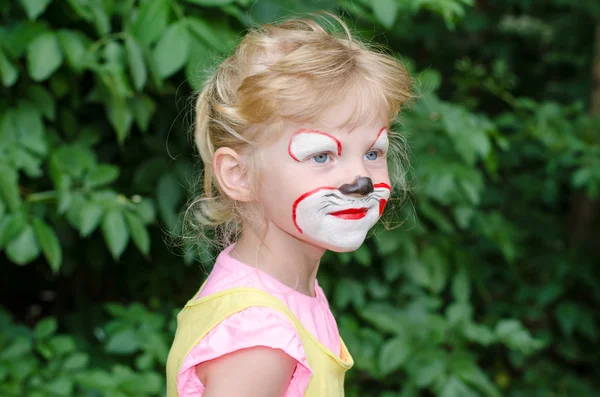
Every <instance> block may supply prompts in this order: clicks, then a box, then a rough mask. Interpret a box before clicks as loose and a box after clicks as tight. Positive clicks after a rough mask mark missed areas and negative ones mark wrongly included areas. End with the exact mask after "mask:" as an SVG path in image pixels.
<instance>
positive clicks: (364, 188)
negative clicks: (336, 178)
mask: <svg viewBox="0 0 600 397" xmlns="http://www.w3.org/2000/svg"><path fill="white" fill-rule="evenodd" d="M339 191H340V192H342V193H343V194H346V195H351V194H355V195H360V196H366V195H367V194H371V193H373V181H371V178H368V177H366V176H359V177H358V178H356V179H355V180H354V182H352V183H349V184H348V183H345V184H343V185H342V186H340V188H339Z"/></svg>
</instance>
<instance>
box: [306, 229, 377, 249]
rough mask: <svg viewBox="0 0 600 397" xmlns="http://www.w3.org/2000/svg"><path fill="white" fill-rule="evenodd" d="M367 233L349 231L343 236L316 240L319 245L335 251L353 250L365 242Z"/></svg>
mask: <svg viewBox="0 0 600 397" xmlns="http://www.w3.org/2000/svg"><path fill="white" fill-rule="evenodd" d="M366 237H367V234H366V233H362V232H359V233H348V234H345V235H343V236H340V235H338V236H330V238H325V239H321V240H320V241H315V243H316V244H317V245H319V246H320V247H323V248H325V249H326V250H329V251H333V252H352V251H356V250H357V249H359V248H360V246H361V245H362V244H363V243H364V242H365V238H366Z"/></svg>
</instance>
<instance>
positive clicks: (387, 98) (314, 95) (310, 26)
mask: <svg viewBox="0 0 600 397" xmlns="http://www.w3.org/2000/svg"><path fill="white" fill-rule="evenodd" d="M336 25H337V26H338V27H339V28H341V29H338V31H337V32H335V31H334V32H332V31H331V28H335V26H336ZM326 28H330V29H326ZM350 90H358V91H359V93H360V95H358V96H357V97H356V98H355V100H357V106H358V109H357V111H356V112H354V115H353V120H348V124H351V123H358V122H360V121H361V120H364V119H365V118H366V117H373V116H374V115H373V114H370V113H371V112H372V110H373V109H381V110H380V114H379V115H378V116H381V115H383V116H385V117H386V119H388V120H390V122H392V121H393V120H394V119H395V118H396V116H397V114H398V113H399V111H400V108H401V107H402V105H403V104H405V103H406V102H407V101H408V100H409V99H411V98H412V79H411V77H410V74H409V73H408V71H407V70H406V68H405V67H404V66H403V65H402V64H401V62H400V61H398V60H397V59H395V58H394V57H392V56H390V55H387V54H385V53H383V52H380V51H375V50H373V49H370V48H369V47H368V46H367V45H366V44H364V43H361V42H359V41H357V40H356V39H355V38H353V36H352V34H351V32H350V30H349V29H348V27H347V26H346V25H345V24H344V22H343V21H341V20H340V19H339V18H338V17H336V16H334V15H331V14H321V15H315V16H313V17H312V18H309V19H288V20H286V21H284V22H282V23H278V24H267V25H264V26H261V27H258V28H254V29H251V30H250V31H249V33H248V34H247V35H246V36H245V37H244V38H243V40H242V41H241V43H240V44H239V46H238V47H237V48H236V50H235V52H234V53H233V55H231V56H229V57H228V58H226V59H225V60H224V61H223V62H222V63H221V64H220V65H219V66H218V67H217V69H216V71H215V73H214V75H213V76H212V77H211V78H209V79H208V80H207V81H206V82H205V84H204V86H203V88H202V90H201V91H200V93H199V95H198V98H197V100H196V108H195V110H196V121H195V125H194V134H193V136H194V141H195V145H196V147H197V150H198V152H199V154H200V157H201V159H202V162H203V166H204V167H203V172H204V184H203V190H204V192H203V194H202V195H200V196H199V197H197V198H196V199H194V200H193V201H192V203H191V204H190V205H189V206H188V209H187V211H186V217H185V218H186V224H187V223H188V222H187V221H190V220H191V225H190V227H191V228H192V230H195V231H196V233H197V232H198V229H199V228H200V229H205V228H207V227H208V228H212V229H214V230H215V232H216V233H217V236H216V241H217V242H218V243H220V244H222V245H228V244H230V243H231V242H233V241H235V240H236V239H237V237H238V236H239V234H240V233H241V228H242V224H243V221H244V220H245V219H247V214H244V211H243V208H242V207H241V206H240V205H239V204H238V203H237V202H236V201H234V200H232V199H231V198H229V197H228V196H227V195H226V194H224V192H223V191H222V190H221V187H220V186H219V183H218V181H217V179H216V178H215V175H214V173H213V169H212V161H213V155H214V153H215V150H217V149H218V148H220V147H230V148H233V149H235V150H244V149H246V150H250V151H251V150H252V148H253V147H255V146H256V145H257V144H258V142H259V140H260V139H264V138H265V137H273V136H274V135H275V134H276V131H274V130H275V129H276V127H275V126H277V123H278V122H280V121H284V120H285V121H292V122H310V121H315V120H318V119H319V116H320V115H321V114H322V113H323V112H324V111H325V110H327V109H329V108H330V107H331V104H334V103H336V102H339V101H340V100H343V99H344V97H345V95H347V93H348V92H349V91H350ZM361 100H362V102H361ZM249 166H251V164H250V165H249ZM190 215H191V216H190Z"/></svg>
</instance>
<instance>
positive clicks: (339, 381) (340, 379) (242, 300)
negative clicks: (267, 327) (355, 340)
mask: <svg viewBox="0 0 600 397" xmlns="http://www.w3.org/2000/svg"><path fill="white" fill-rule="evenodd" d="M195 296H197V295H195ZM252 306H263V307H268V308H272V309H275V310H277V311H279V312H281V313H282V314H284V315H285V316H286V317H287V318H288V319H289V320H290V322H291V323H292V324H293V325H294V327H295V328H296V331H297V332H298V335H299V336H300V339H301V340H302V346H303V348H304V352H305V354H306V358H307V361H308V364H309V366H310V368H311V369H312V376H311V378H310V381H309V383H308V386H307V388H306V392H305V394H304V395H305V396H307V397H341V396H343V395H344V375H345V373H346V371H347V370H348V369H350V368H351V367H352V365H353V364H354V361H353V360H352V356H350V353H349V352H348V349H347V348H346V345H345V344H344V341H343V340H342V341H341V354H340V356H338V355H337V354H334V353H333V352H331V351H330V350H328V349H327V348H326V347H325V346H323V345H322V344H321V343H320V342H319V341H318V340H317V339H316V338H315V337H314V336H313V335H312V334H310V333H309V332H308V331H307V330H306V329H305V328H304V326H303V325H302V324H301V323H300V321H299V320H298V319H297V318H296V316H295V315H294V314H293V313H292V311H291V310H290V309H289V308H288V307H287V306H286V305H285V304H284V303H283V302H281V301H280V300H279V299H277V298H275V297H274V296H271V295H269V294H268V293H266V292H263V291H261V290H258V289H255V288H231V289H227V290H224V291H221V292H218V293H215V294H211V295H208V296H205V297H204V298H201V299H196V298H193V299H191V300H190V301H188V303H187V304H186V305H185V306H184V308H183V309H182V310H181V311H180V312H179V314H178V315H177V332H176V333H175V339H174V341H173V345H172V347H171V350H170V352H169V358H168V360H167V397H179V394H178V392H177V374H178V373H179V369H180V368H181V365H182V364H183V360H184V359H185V357H186V356H187V354H188V353H189V352H190V350H191V349H192V348H193V347H194V346H195V345H196V344H197V343H198V342H199V341H200V340H201V339H202V338H203V337H204V336H205V335H206V334H207V333H208V332H209V331H210V330H211V329H213V328H214V327H215V326H217V325H218V324H219V323H221V321H223V320H225V319H226V318H227V317H229V316H231V315H233V314H235V313H238V312H240V311H242V310H244V309H247V308H249V307H252Z"/></svg>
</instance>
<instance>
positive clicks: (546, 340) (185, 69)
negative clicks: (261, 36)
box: [0, 0, 600, 397]
mask: <svg viewBox="0 0 600 397" xmlns="http://www.w3.org/2000/svg"><path fill="white" fill-rule="evenodd" d="M0 4H2V5H3V7H2V10H3V11H2V24H1V26H0V80H1V82H2V88H1V90H2V91H1V92H2V95H1V97H0V250H2V252H3V255H5V257H4V262H6V263H3V272H4V277H3V278H2V280H1V281H0V283H1V284H0V287H1V288H0V290H2V297H3V299H4V300H3V305H4V306H5V308H6V309H5V310H3V311H0V392H1V393H0V394H2V395H6V396H17V395H18V396H22V395H27V396H32V397H36V396H92V395H93V396H133V395H136V396H158V395H162V394H164V364H165V360H166V354H167V351H168V347H169V344H170V342H171V341H172V337H173V332H174V318H175V313H176V310H177V308H179V307H181V306H182V305H183V304H184V302H185V301H186V300H187V299H188V298H189V296H191V294H192V293H193V292H194V291H195V290H196V289H197V288H198V285H199V284H200V283H201V282H202V279H203V278H204V276H203V275H204V272H203V270H207V269H204V268H209V267H210V263H211V255H213V254H214V253H211V252H209V251H207V250H205V249H200V250H198V249H195V248H194V247H192V246H189V247H188V246H186V247H183V248H184V250H183V252H184V253H183V254H180V251H179V250H178V249H173V248H172V246H171V245H170V244H169V243H166V241H165V236H166V235H167V234H168V232H169V231H176V230H179V228H180V227H181V210H182V206H183V204H184V202H185V200H186V198H187V197H188V194H189V192H190V191H193V186H195V185H196V184H197V180H196V175H197V174H196V172H197V166H196V164H195V163H194V160H193V156H192V152H191V148H190V145H189V143H188V139H187V137H186V131H187V130H188V129H189V125H190V122H191V120H192V115H191V107H190V104H189V100H190V99H191V98H192V96H193V92H194V90H195V89H196V88H197V87H198V85H199V83H200V82H201V81H202V78H203V75H204V72H203V71H204V70H206V69H208V68H209V67H210V66H211V65H213V64H215V63H217V62H218V59H219V58H220V57H222V56H223V55H225V54H227V53H228V52H229V51H230V50H231V49H232V48H233V47H234V46H235V42H236V40H237V38H238V37H239V35H240V32H241V31H242V30H243V29H244V26H246V25H247V24H249V23H251V22H262V21H267V20H272V19H274V18H277V17H280V16H282V15H285V14H286V13H288V12H291V11H293V12H294V13H298V12H310V11H314V10H315V9H316V8H318V9H328V10H331V11H336V12H345V13H346V14H345V16H346V17H348V18H349V19H350V20H352V21H354V22H353V23H352V25H353V26H354V25H356V28H357V29H358V30H360V32H361V33H362V34H363V35H364V36H366V37H367V38H368V39H371V40H376V41H384V42H385V44H387V45H388V46H390V47H391V48H392V49H393V50H394V51H398V52H399V53H401V54H402V56H403V59H404V60H405V61H406V62H407V63H408V64H409V66H410V68H411V69H412V71H413V73H414V74H415V76H416V78H417V82H418V87H419V90H420V91H419V92H420V94H421V95H420V98H419V99H418V100H417V101H416V103H415V104H414V105H413V106H412V108H411V109H409V110H407V111H406V112H405V113H404V114H403V116H402V118H401V120H400V121H401V123H400V125H401V129H402V130H403V131H404V132H405V133H406V135H407V138H408V141H409V144H410V147H411V152H412V153H411V163H412V165H413V171H414V172H413V174H412V185H413V189H412V195H411V197H410V199H409V200H408V201H406V202H405V203H403V205H397V206H396V207H397V208H396V212H395V213H394V214H393V215H395V216H396V219H395V221H402V222H403V224H402V226H401V227H399V228H396V229H394V230H391V231H385V230H381V229H379V230H376V232H375V236H374V237H373V238H371V239H369V240H368V242H367V244H365V245H364V246H363V247H361V248H360V249H359V250H358V251H356V252H354V253H348V254H331V253H330V254H328V255H326V257H325V258H324V259H323V263H322V266H321V271H320V276H319V281H320V284H321V285H322V286H323V287H324V289H325V290H326V292H327V294H328V296H329V298H330V302H331V306H332V309H333V311H334V312H335V313H336V315H337V318H338V323H339V325H340V331H341V334H342V336H343V337H344V339H345V341H346V343H347V344H348V346H349V349H350V351H351V352H352V354H353V356H354V358H355V361H356V364H355V368H354V369H353V370H352V371H351V372H350V373H349V374H348V378H347V394H348V395H349V396H357V395H361V396H383V397H393V396H402V397H411V396H432V395H436V396H441V397H455V396H460V397H470V396H489V397H495V396H501V395H505V396H512V397H521V396H531V395H533V396H573V397H579V396H598V395H600V386H599V384H598V379H597V377H596V376H595V369H596V368H598V366H599V365H600V362H599V361H598V360H599V359H598V358H599V357H600V352H599V351H598V345H597V342H598V332H599V330H600V318H599V316H598V310H597V309H598V304H599V303H600V293H599V291H600V277H599V274H600V273H599V272H598V263H600V255H599V253H598V250H597V249H595V248H596V247H595V245H594V243H595V241H594V236H597V235H598V232H599V229H600V225H599V224H600V222H599V217H598V215H597V214H598V209H599V208H600V200H599V199H598V190H599V186H600V139H599V138H600V136H599V131H600V128H599V127H600V121H599V118H598V117H597V115H598V113H599V112H600V109H598V106H600V105H598V104H595V102H594V101H593V100H587V98H590V97H591V98H593V97H594V95H600V94H599V93H598V92H596V91H593V90H597V88H593V85H592V74H591V73H590V68H591V67H592V66H593V67H595V68H599V67H600V66H599V65H598V64H594V63H593V59H594V58H593V54H594V53H593V48H594V45H597V44H598V43H594V36H593V31H594V28H595V25H594V24H597V23H598V22H597V21H598V18H599V17H600V9H599V7H598V5H596V4H595V3H593V2H581V3H577V4H571V3H569V2H566V1H563V0H553V1H551V2H547V1H546V2H542V1H536V0H531V1H527V2H523V1H516V0H509V1H505V2H502V4H496V3H494V2H487V3H486V2H479V3H478V4H474V2H472V1H470V0H427V1H396V0H376V1H373V2H370V1H365V0H358V1H352V2H350V1H345V0H338V1H334V0H324V1H320V2H310V1H292V0H286V1H282V2H279V1H278V2H275V1H273V0H260V1H258V2H257V3H256V4H254V3H253V2H251V1H249V0H237V1H234V0H185V1H184V0H141V1H120V2H117V1H112V0H102V1H94V2H89V1H84V0H68V1H65V0H63V1H60V0H54V1H52V0H39V1H33V0H20V1H19V2H10V1H0ZM383 30H386V33H385V36H384V35H382V34H380V33H377V32H381V31H383ZM565 31H567V32H568V34H564V33H563V32H565ZM596 40H597V38H596ZM590 65H592V66H590ZM565 75H568V76H570V77H569V79H565V78H564V76H565ZM200 248H202V247H200ZM198 263H200V264H201V265H202V267H203V269H198V265H197V264H198ZM9 313H11V314H9Z"/></svg>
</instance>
